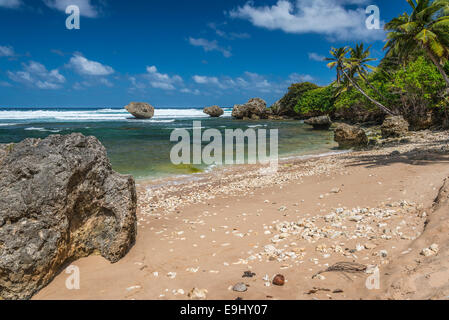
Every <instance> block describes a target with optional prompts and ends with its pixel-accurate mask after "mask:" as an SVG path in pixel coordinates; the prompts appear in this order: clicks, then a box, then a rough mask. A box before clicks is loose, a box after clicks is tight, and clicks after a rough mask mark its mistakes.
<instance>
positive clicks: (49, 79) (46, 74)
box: [8, 61, 66, 89]
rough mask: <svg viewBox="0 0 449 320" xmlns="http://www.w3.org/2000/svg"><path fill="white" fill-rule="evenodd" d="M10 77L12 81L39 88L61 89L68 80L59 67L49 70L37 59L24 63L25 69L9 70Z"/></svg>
mask: <svg viewBox="0 0 449 320" xmlns="http://www.w3.org/2000/svg"><path fill="white" fill-rule="evenodd" d="M8 77H9V78H10V79H11V80H12V81H15V82H19V83H23V84H26V85H29V86H34V87H37V88H39V89H59V88H61V86H62V84H63V83H65V81H66V79H65V77H64V76H63V75H62V74H60V73H59V70H58V69H54V70H51V71H48V70H47V68H46V67H45V66H44V65H43V64H41V63H39V62H35V61H30V62H29V63H28V64H23V70H21V71H16V72H12V71H8Z"/></svg>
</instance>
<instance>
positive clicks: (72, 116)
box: [0, 109, 231, 125]
mask: <svg viewBox="0 0 449 320" xmlns="http://www.w3.org/2000/svg"><path fill="white" fill-rule="evenodd" d="M230 112H231V111H230V110H227V111H226V113H227V114H228V115H230ZM206 117H208V116H207V115H206V114H204V113H203V111H202V110H200V109H156V110H155V113H154V117H153V119H152V120H150V121H148V122H151V121H152V122H173V121H175V120H176V119H180V118H206ZM1 120H9V121H11V120H12V121H20V120H22V121H23V120H25V121H30V120H31V121H32V120H38V121H44V122H54V121H60V122H77V121H83V122H85V121H93V122H99V121H138V120H136V119H134V118H133V117H132V115H130V114H129V113H128V112H127V111H126V110H125V109H99V110H70V109H66V110H0V121H1ZM11 125H12V124H11Z"/></svg>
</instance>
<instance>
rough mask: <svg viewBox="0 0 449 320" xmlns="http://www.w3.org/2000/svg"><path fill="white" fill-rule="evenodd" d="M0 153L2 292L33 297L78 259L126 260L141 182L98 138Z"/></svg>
mask: <svg viewBox="0 0 449 320" xmlns="http://www.w3.org/2000/svg"><path fill="white" fill-rule="evenodd" d="M1 149H2V150H3V151H4V152H2V153H0V297H1V298H3V299H29V298H31V297H32V296H33V295H34V294H35V293H36V292H38V291H39V290H40V289H42V288H43V287H44V286H46V285H47V284H48V283H49V282H50V281H51V280H52V279H53V278H54V277H55V275H57V274H58V273H59V272H60V271H61V269H62V268H63V267H64V266H65V265H66V264H67V263H70V262H72V261H74V260H76V259H78V258H81V257H86V256H89V255H90V254H101V255H102V256H103V257H104V258H106V259H107V260H109V261H111V262H113V263H114V262H117V261H118V260H120V259H121V258H123V257H124V256H125V255H126V253H127V252H128V251H129V249H130V248H131V247H132V245H133V244H134V242H135V239H136V232H137V231H136V230H137V226H136V204H137V196H136V187H135V182H134V179H133V178H132V177H131V176H123V175H120V174H118V173H115V172H114V171H113V170H112V168H111V164H110V162H109V160H108V158H107V153H106V149H105V148H104V147H103V145H102V144H101V143H100V142H99V141H98V140H97V139H96V138H95V137H85V136H83V135H82V134H79V133H75V134H71V135H67V136H61V135H53V136H49V137H48V138H46V139H43V140H41V139H26V140H24V141H22V142H20V143H17V144H14V145H12V146H11V145H10V146H8V147H6V148H1Z"/></svg>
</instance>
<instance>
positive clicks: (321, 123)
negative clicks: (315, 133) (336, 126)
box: [304, 116, 332, 130]
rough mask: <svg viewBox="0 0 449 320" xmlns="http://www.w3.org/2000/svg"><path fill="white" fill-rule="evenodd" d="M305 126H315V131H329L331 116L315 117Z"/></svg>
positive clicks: (307, 121)
mask: <svg viewBox="0 0 449 320" xmlns="http://www.w3.org/2000/svg"><path fill="white" fill-rule="evenodd" d="M304 123H305V124H308V125H311V126H313V128H314V129H315V130H329V128H330V127H331V125H332V120H331V118H330V117H329V116H321V117H314V118H310V119H308V120H306V121H304Z"/></svg>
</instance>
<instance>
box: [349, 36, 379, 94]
mask: <svg viewBox="0 0 449 320" xmlns="http://www.w3.org/2000/svg"><path fill="white" fill-rule="evenodd" d="M370 50H371V46H369V47H368V48H366V50H365V47H364V44H363V43H361V44H356V46H355V48H351V57H350V58H349V63H350V66H351V68H352V69H353V70H354V73H357V74H358V75H359V76H360V77H361V78H362V79H363V81H365V82H366V83H367V84H368V85H369V86H370V88H371V89H373V90H374V91H375V92H376V93H377V94H378V95H379V96H380V97H382V98H383V99H384V100H385V101H386V100H387V98H385V96H384V95H383V94H382V93H381V92H380V91H379V90H378V89H377V88H376V87H375V86H373V85H372V84H371V82H370V81H369V80H368V71H369V70H375V69H376V68H374V67H373V66H370V65H369V64H368V63H369V62H371V61H376V60H377V59H374V58H370V55H371V52H370Z"/></svg>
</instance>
